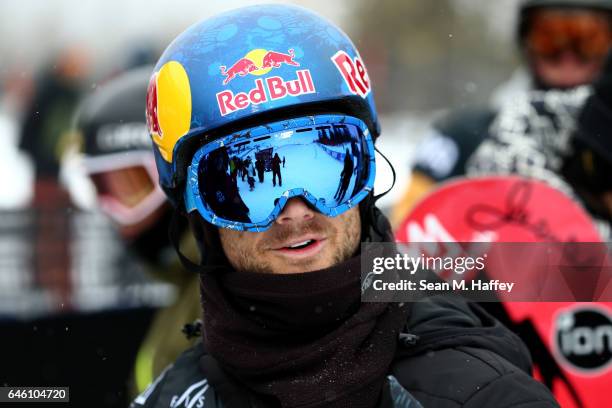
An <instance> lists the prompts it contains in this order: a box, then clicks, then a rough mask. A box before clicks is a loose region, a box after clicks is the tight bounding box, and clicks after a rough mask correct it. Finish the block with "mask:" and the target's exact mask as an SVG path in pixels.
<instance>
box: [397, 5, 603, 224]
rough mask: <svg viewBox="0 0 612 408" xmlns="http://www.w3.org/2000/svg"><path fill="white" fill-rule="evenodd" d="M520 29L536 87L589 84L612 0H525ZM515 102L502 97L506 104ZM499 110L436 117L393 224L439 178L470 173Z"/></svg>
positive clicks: (600, 56) (460, 111) (474, 109)
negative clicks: (470, 162) (469, 163)
mask: <svg viewBox="0 0 612 408" xmlns="http://www.w3.org/2000/svg"><path fill="white" fill-rule="evenodd" d="M516 32H517V41H518V46H519V49H520V52H521V56H522V57H523V60H524V65H525V67H526V68H527V70H528V72H529V74H530V87H531V88H532V89H542V90H545V89H567V88H571V87H575V86H579V85H584V84H588V83H590V82H591V81H593V79H595V77H596V76H597V74H598V73H599V71H600V69H601V66H602V63H603V61H604V58H605V55H606V52H607V51H608V49H609V48H610V45H611V44H612V1H610V0H522V1H521V4H520V6H519V12H518V23H517V28H516ZM500 97H501V98H502V99H503V98H504V94H503V93H502V94H501V95H500ZM507 98H509V99H513V98H512V97H511V96H510V95H508V97H507ZM512 102H513V100H501V101H500V103H501V105H502V106H503V105H505V104H507V103H510V104H511V103H512ZM497 113H498V112H497V109H496V108H493V107H485V108H478V107H471V108H463V109H458V110H455V111H451V112H450V113H448V114H446V115H445V116H444V117H442V118H440V119H438V120H437V121H435V122H434V124H433V126H432V128H431V129H430V132H429V133H428V134H427V136H426V137H425V139H424V140H423V142H422V143H421V144H420V146H419V147H418V149H417V152H416V156H415V163H414V165H413V168H412V173H411V177H410V182H409V185H408V186H407V188H406V190H405V193H404V194H403V195H402V197H401V198H400V200H399V201H398V203H397V204H396V205H395V207H394V208H393V210H392V214H391V217H390V220H391V223H392V225H393V226H394V227H397V226H398V225H399V223H401V222H402V220H403V219H404V218H405V217H406V215H407V214H408V213H409V211H410V209H411V208H412V207H413V206H414V204H415V203H416V202H417V201H418V200H419V199H420V198H422V197H423V196H424V194H425V193H427V192H428V191H430V190H431V189H432V188H433V187H434V186H435V185H436V184H437V183H439V182H442V181H444V180H447V179H449V178H452V177H455V176H461V175H464V174H465V172H466V163H467V161H468V159H469V158H470V156H471V155H472V154H473V153H474V151H475V150H476V149H477V148H478V146H479V145H480V144H481V143H482V141H483V140H485V139H486V138H487V137H488V136H489V126H490V125H491V124H492V122H493V121H494V119H495V117H496V116H497Z"/></svg>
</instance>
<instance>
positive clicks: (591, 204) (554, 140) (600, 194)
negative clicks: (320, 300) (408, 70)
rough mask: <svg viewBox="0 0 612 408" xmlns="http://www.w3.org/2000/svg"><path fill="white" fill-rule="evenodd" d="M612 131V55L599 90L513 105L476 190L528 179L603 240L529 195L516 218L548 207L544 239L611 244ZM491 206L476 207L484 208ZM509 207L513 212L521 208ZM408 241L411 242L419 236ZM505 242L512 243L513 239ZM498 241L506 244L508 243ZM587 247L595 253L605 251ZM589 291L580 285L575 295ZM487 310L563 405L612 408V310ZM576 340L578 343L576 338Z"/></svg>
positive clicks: (480, 167) (475, 158)
mask: <svg viewBox="0 0 612 408" xmlns="http://www.w3.org/2000/svg"><path fill="white" fill-rule="evenodd" d="M611 129H612V53H608V56H607V58H606V59H605V62H604V64H603V68H601V70H600V73H599V74H598V77H597V79H596V80H595V81H594V83H593V85H592V86H589V85H586V86H581V87H578V88H572V89H568V90H561V89H548V90H533V91H530V92H528V93H525V94H524V95H522V96H521V97H520V98H517V99H515V100H514V103H513V104H508V105H506V106H505V107H503V108H502V109H501V110H500V111H499V112H498V114H497V116H496V118H495V120H494V122H493V124H492V125H491V127H490V129H489V136H488V137H487V139H486V140H484V141H483V142H482V143H481V144H480V146H479V147H478V148H477V149H476V151H475V152H474V153H473V154H472V156H471V157H470V158H469V160H468V161H467V163H466V166H465V167H466V173H467V176H468V177H478V178H475V179H474V180H473V181H474V182H475V183H476V182H478V181H479V180H482V179H481V178H480V177H482V176H487V177H488V176H492V175H496V176H506V175H520V176H523V177H525V178H527V179H536V180H539V181H543V182H545V183H546V184H548V185H550V186H552V187H554V188H555V189H556V190H558V191H561V192H562V193H564V194H563V196H565V197H568V198H569V199H571V200H573V202H574V203H578V204H579V206H577V207H578V208H579V209H580V210H581V211H584V210H586V212H585V214H588V215H590V219H589V218H587V219H588V221H589V224H594V226H592V227H591V228H592V229H593V231H594V232H596V234H595V236H597V235H599V237H598V238H592V237H591V238H589V239H588V241H585V240H584V239H580V238H578V237H580V236H581V234H584V232H582V231H581V228H584V227H585V226H586V225H583V224H582V221H580V219H579V218H578V217H575V218H567V219H563V218H560V216H559V215H558V214H559V213H558V211H559V208H565V207H566V206H567V204H564V203H563V201H554V200H551V201H549V202H537V200H536V199H534V198H533V197H531V198H530V197H529V196H528V195H526V196H524V197H523V198H524V201H523V202H522V203H521V205H522V208H521V209H520V210H519V209H518V204H516V205H517V209H516V213H515V216H516V215H517V214H521V217H523V220H524V221H525V222H529V221H530V222H534V219H535V218H536V216H534V213H537V211H538V210H537V208H538V207H542V206H544V207H547V210H546V212H547V214H548V217H549V218H548V220H547V221H546V227H545V228H544V227H542V228H541V229H540V232H545V233H546V234H548V235H547V236H545V237H544V238H542V237H540V238H539V239H540V240H544V241H545V242H546V241H550V240H554V239H557V238H558V237H560V236H563V235H566V236H569V237H570V238H569V240H568V242H569V243H570V244H571V243H572V242H574V243H575V242H577V241H578V242H582V241H585V242H589V243H591V242H599V241H598V240H600V241H602V242H609V241H610V239H611V238H612V235H611V230H612V228H611V225H612V177H611V174H612V131H611ZM467 181H469V179H468V180H467ZM441 190H443V188H442V187H441V188H440V190H436V191H434V192H432V196H430V197H429V200H428V201H429V202H432V201H433V197H434V195H435V194H438V193H439V192H440V191H441ZM493 194H495V192H493V191H489V197H491V198H492V200H493V199H498V197H492V195H493ZM482 195H483V196H486V194H484V193H483V194H482ZM450 198H451V199H452V197H450ZM551 198H552V196H551ZM446 199H447V200H448V199H449V196H447V197H446ZM457 199H458V200H461V199H460V198H457ZM438 201H441V200H438ZM475 201H476V200H475ZM485 201H486V199H484V200H481V201H480V202H478V203H476V204H475V205H484V204H485ZM574 203H572V204H574ZM506 205H507V206H508V207H511V205H512V203H508V204H506ZM574 205H575V204H574ZM580 206H582V208H580ZM443 207H444V204H441V205H440V206H439V207H438V208H435V209H431V208H429V210H428V212H427V213H428V214H431V215H432V216H438V217H440V218H443V216H442V214H444V209H443ZM424 208H425V207H424V206H423V205H418V206H417V210H418V212H419V213H421V212H422V211H423V210H424ZM559 212H561V213H562V212H563V211H559ZM453 214H454V216H455V217H456V218H458V219H463V218H465V217H466V216H465V214H463V213H460V212H457V213H453ZM410 217H411V216H409V217H408V218H410ZM511 218H512V215H510V214H509V215H508V220H507V222H508V223H511V222H512V221H511ZM406 225H407V224H405V223H404V224H402V227H401V228H400V229H399V231H403V232H400V234H402V233H403V234H405V233H406V231H407V229H406V228H405V227H406ZM542 225H543V224H542ZM443 226H444V228H447V229H448V232H449V233H450V234H451V235H453V237H455V239H458V240H461V238H462V236H461V235H460V233H461V232H460V231H457V230H455V229H453V228H454V227H453V226H451V224H450V223H448V222H447V223H446V224H444V223H443ZM473 233H474V231H471V234H473ZM468 235H469V234H468ZM495 235H496V233H494V234H493V236H495ZM483 236H484V235H483ZM550 237H553V238H550ZM399 238H400V240H402V241H405V240H410V237H401V236H400V237H399ZM463 238H465V237H463ZM505 238H510V239H508V240H510V241H512V237H511V236H510V237H508V236H506V237H505ZM468 239H471V238H468ZM495 240H496V242H503V241H504V239H503V238H499V236H498V237H497V238H495ZM498 240H499V241H498ZM582 248H586V250H587V251H588V250H592V249H593V248H597V246H596V244H593V246H591V247H586V246H582ZM589 248H590V249H589ZM596 265H601V264H600V263H597V264H596ZM579 287H580V286H579V285H576V286H575V289H576V290H578V288H579ZM483 306H484V307H485V309H486V310H487V311H489V312H491V313H492V314H493V315H494V316H495V317H496V318H498V319H499V320H501V321H502V322H503V323H504V324H506V325H507V326H508V327H509V328H511V330H513V331H515V332H516V333H517V334H519V335H520V336H521V338H522V339H523V340H524V341H525V342H526V343H527V345H528V347H529V349H530V351H531V353H532V356H533V359H534V364H535V366H536V367H537V370H538V377H539V378H541V380H542V381H543V382H544V383H545V384H546V385H547V386H548V387H549V388H551V390H553V392H554V393H555V396H556V397H557V398H558V400H559V402H560V403H561V405H562V406H563V407H567V408H571V407H587V408H595V407H600V406H608V405H609V404H610V397H609V393H608V390H607V388H608V386H609V384H610V381H612V371H610V362H611V358H612V357H611V356H612V335H610V333H612V303H609V302H601V301H600V302H595V301H593V302H591V303H584V302H574V303H571V302H566V303H559V304H551V303H546V302H543V303H538V304H529V303H523V304H515V303H513V302H505V303H499V304H498V303H486V304H483ZM525 309H527V312H525V311H524V310H525ZM521 310H523V311H521ZM563 316H567V319H569V320H565V322H566V324H562V319H561V317H563ZM591 329H594V330H596V331H597V333H599V334H598V335H597V336H599V337H597V341H596V343H591V340H593V338H591V337H589V333H591V332H590V330H591ZM574 335H575V336H577V337H571V336H574ZM568 338H574V339H578V340H576V341H577V342H576V343H572V342H571V340H566V339H568ZM599 341H601V343H599ZM572 344H573V345H575V346H576V347H575V348H574V346H573V345H572ZM589 344H593V345H594V347H590V346H589ZM600 344H601V345H600ZM585 373H588V375H585Z"/></svg>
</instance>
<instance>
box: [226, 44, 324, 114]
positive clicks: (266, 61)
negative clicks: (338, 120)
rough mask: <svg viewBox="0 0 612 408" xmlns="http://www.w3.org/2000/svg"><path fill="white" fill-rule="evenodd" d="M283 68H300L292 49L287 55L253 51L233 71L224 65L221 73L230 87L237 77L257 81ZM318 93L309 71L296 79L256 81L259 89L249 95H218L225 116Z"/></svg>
mask: <svg viewBox="0 0 612 408" xmlns="http://www.w3.org/2000/svg"><path fill="white" fill-rule="evenodd" d="M283 64H285V65H289V66H294V67H299V66H300V63H299V62H298V61H296V60H295V52H294V50H293V49H289V50H288V51H287V53H282V52H277V51H270V50H265V49H261V48H258V49H255V50H251V51H249V52H248V53H247V54H246V55H245V56H244V57H242V58H240V59H239V60H238V61H236V62H234V63H233V64H232V65H231V66H230V67H229V68H227V66H226V65H221V66H220V67H219V70H220V72H221V75H223V76H224V77H225V78H224V80H223V85H227V84H228V83H230V82H231V81H232V80H234V79H235V78H236V77H245V76H247V75H253V76H255V77H257V76H262V75H265V74H267V73H269V72H270V71H271V70H272V69H274V68H280V67H281V66H282V65H283ZM315 92H316V89H315V86H314V82H313V79H312V74H311V73H310V70H308V69H302V70H298V71H296V73H295V77H294V78H292V79H287V80H286V79H284V78H282V77H280V76H272V77H267V78H265V81H264V79H262V78H259V79H256V80H255V86H254V87H253V88H252V89H250V90H249V91H247V92H238V93H236V94H235V93H234V92H233V91H232V90H229V89H228V90H225V91H221V92H218V93H217V94H216V96H217V104H218V106H219V111H220V112H221V115H222V116H225V115H228V114H230V113H233V112H236V111H239V110H241V109H246V108H248V107H249V106H251V105H257V104H260V103H264V102H267V101H269V100H277V99H282V98H285V97H287V96H298V95H304V94H310V93H315Z"/></svg>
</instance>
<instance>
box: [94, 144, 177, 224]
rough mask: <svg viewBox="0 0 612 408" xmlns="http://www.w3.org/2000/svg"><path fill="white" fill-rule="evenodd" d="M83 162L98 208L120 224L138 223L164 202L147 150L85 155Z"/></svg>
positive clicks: (151, 158) (155, 171)
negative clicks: (92, 186) (92, 185)
mask: <svg viewBox="0 0 612 408" xmlns="http://www.w3.org/2000/svg"><path fill="white" fill-rule="evenodd" d="M83 164H84V167H85V171H86V173H87V175H88V176H89V178H90V180H91V181H92V182H93V184H94V186H95V188H96V192H97V196H98V202H99V204H100V209H101V210H102V211H103V212H104V213H105V214H106V215H107V216H108V217H109V218H111V219H112V220H113V221H114V222H115V223H117V224H119V225H121V226H132V225H135V224H138V223H139V222H141V221H143V220H144V219H145V218H147V217H148V216H149V215H150V214H152V213H153V212H154V211H155V210H157V209H158V208H160V207H161V206H162V205H163V204H164V203H165V202H166V197H165V195H164V193H163V191H162V190H161V188H160V187H159V186H158V184H157V181H156V180H157V169H156V167H155V159H154V157H153V155H152V154H151V152H149V151H142V152H127V153H113V154H107V155H104V156H97V157H86V158H84V160H83Z"/></svg>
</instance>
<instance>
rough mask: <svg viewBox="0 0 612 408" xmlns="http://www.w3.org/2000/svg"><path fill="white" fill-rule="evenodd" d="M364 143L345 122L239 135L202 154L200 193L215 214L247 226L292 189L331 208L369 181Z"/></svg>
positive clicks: (265, 214) (267, 214)
mask: <svg viewBox="0 0 612 408" xmlns="http://www.w3.org/2000/svg"><path fill="white" fill-rule="evenodd" d="M368 142H369V143H370V144H371V141H370V140H369V139H366V138H365V137H364V136H363V133H362V131H361V129H360V128H359V127H358V126H356V125H354V124H348V123H343V124H329V125H327V124H326V125H316V126H312V127H303V128H298V129H294V130H286V131H281V132H277V133H273V134H270V135H265V136H261V137H255V138H253V139H238V140H236V141H235V142H233V143H226V144H225V145H224V146H222V147H219V148H217V149H215V150H213V151H211V152H209V153H207V154H205V155H204V156H203V157H202V160H201V161H200V163H199V166H198V167H199V174H198V180H199V193H200V195H201V198H202V201H203V202H204V203H205V204H206V206H207V207H208V208H209V209H210V211H211V212H212V214H213V215H214V216H216V217H219V218H222V219H224V220H226V221H229V222H239V223H247V224H248V223H253V224H257V223H264V222H266V220H267V219H269V217H270V216H271V214H273V212H274V210H275V207H276V206H277V204H278V200H279V198H280V197H281V196H283V194H284V193H286V192H291V191H293V192H295V191H296V190H300V192H301V193H302V194H303V195H305V196H306V195H309V196H311V197H314V198H315V199H316V206H317V207H319V208H324V207H327V208H329V209H331V208H336V207H339V206H341V205H343V204H345V203H347V202H348V201H350V200H351V199H354V198H355V196H356V195H357V194H358V193H359V192H361V191H362V190H363V189H364V187H365V186H366V184H367V183H368V181H369V180H370V177H369V176H370V172H371V171H372V170H373V169H372V166H373V160H371V158H372V152H371V146H369V145H368ZM301 190H303V192H302V191H301ZM311 204H315V203H311Z"/></svg>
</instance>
